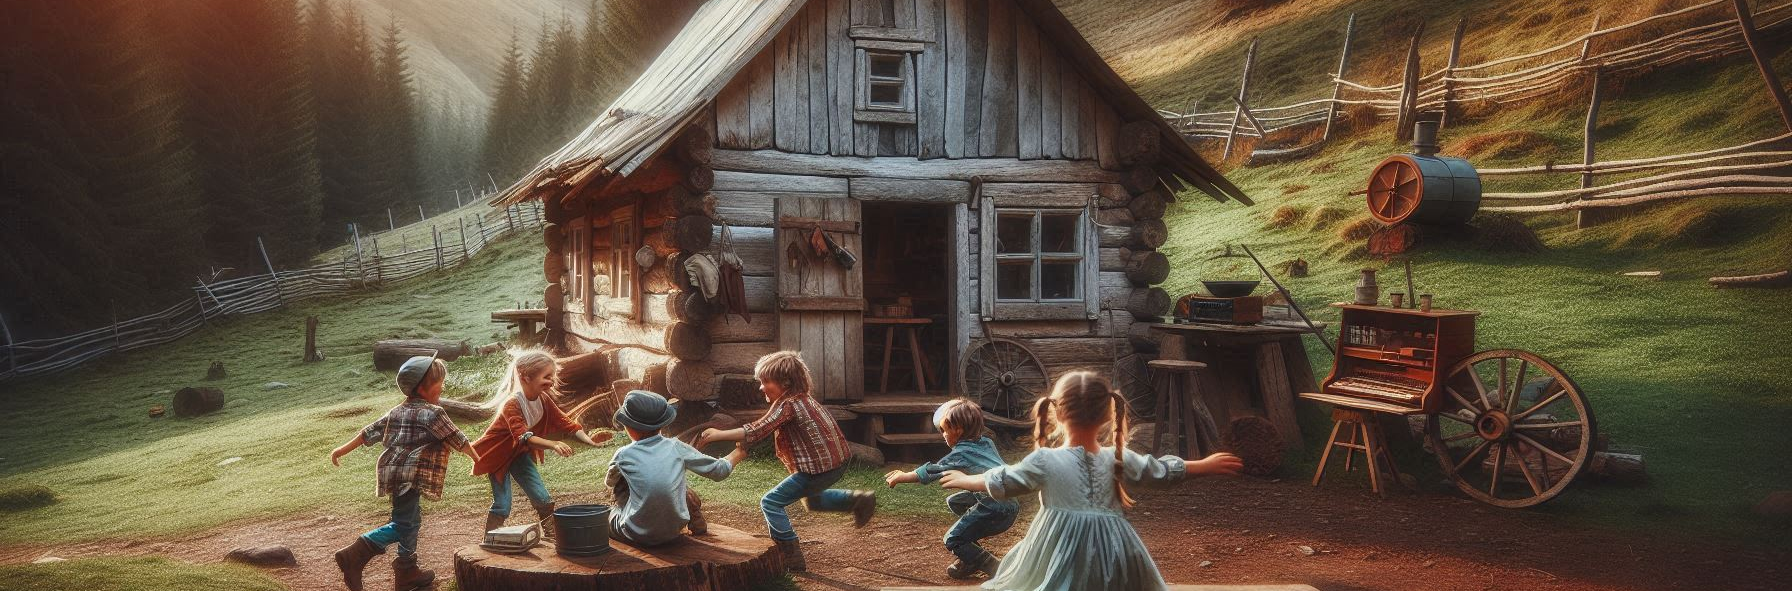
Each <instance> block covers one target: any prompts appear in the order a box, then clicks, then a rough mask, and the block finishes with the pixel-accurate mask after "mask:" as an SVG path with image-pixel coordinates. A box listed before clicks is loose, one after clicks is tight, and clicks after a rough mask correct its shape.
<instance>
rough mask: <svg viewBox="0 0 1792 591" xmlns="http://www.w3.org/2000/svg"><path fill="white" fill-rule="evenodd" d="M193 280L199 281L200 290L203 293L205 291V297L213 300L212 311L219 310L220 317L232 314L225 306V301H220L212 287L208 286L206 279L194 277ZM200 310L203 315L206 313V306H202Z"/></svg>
mask: <svg viewBox="0 0 1792 591" xmlns="http://www.w3.org/2000/svg"><path fill="white" fill-rule="evenodd" d="M193 280H194V281H197V282H198V283H199V289H200V290H201V291H204V292H205V295H206V296H208V297H210V298H211V299H212V309H213V310H217V311H218V315H219V316H223V315H225V314H229V313H230V310H229V308H228V307H227V306H225V305H224V301H223V300H220V299H218V294H215V293H212V287H211V286H210V285H206V284H205V280H204V279H200V278H198V277H194V278H193ZM199 310H200V312H201V313H203V312H204V311H205V306H200V307H199Z"/></svg>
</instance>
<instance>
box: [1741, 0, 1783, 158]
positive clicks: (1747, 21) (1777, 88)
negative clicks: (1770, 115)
mask: <svg viewBox="0 0 1792 591" xmlns="http://www.w3.org/2000/svg"><path fill="white" fill-rule="evenodd" d="M1734 1H1735V3H1736V25H1737V26H1739V27H1741V28H1742V42H1743V43H1745V44H1747V45H1748V54H1749V55H1750V56H1753V57H1754V58H1755V67H1756V68H1759V69H1760V70H1761V78H1763V79H1765V80H1766V82H1767V92H1769V93H1772V94H1773V102H1774V105H1775V106H1777V107H1779V109H1780V119H1781V120H1782V121H1785V122H1786V129H1787V130H1792V100H1787V98H1786V87H1784V86H1781V85H1780V77H1779V74H1775V73H1774V72H1773V56H1771V55H1767V54H1766V53H1764V52H1765V51H1766V50H1767V49H1768V48H1767V47H1763V46H1762V44H1761V40H1760V39H1756V38H1755V15H1754V14H1753V13H1751V12H1749V9H1748V2H1747V0H1734Z"/></svg>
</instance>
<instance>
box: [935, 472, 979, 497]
mask: <svg viewBox="0 0 1792 591" xmlns="http://www.w3.org/2000/svg"><path fill="white" fill-rule="evenodd" d="M940 487H941V488H956V489H958V490H968V491H971V492H989V482H988V481H987V480H985V479H984V478H983V475H982V474H978V475H976V476H971V475H969V474H965V473H963V472H959V471H957V470H947V471H946V473H945V474H941V475H940Z"/></svg>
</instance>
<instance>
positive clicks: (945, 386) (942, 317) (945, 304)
mask: <svg viewBox="0 0 1792 591" xmlns="http://www.w3.org/2000/svg"><path fill="white" fill-rule="evenodd" d="M863 207H864V220H865V224H864V235H863V238H864V249H865V252H864V258H865V262H864V266H865V271H864V281H865V283H864V289H865V306H866V307H865V332H864V335H865V340H864V347H865V355H864V360H865V372H864V373H865V390H864V392H865V397H866V399H867V400H872V399H875V398H877V397H880V396H882V397H896V396H901V397H919V396H922V395H923V393H925V396H926V397H928V398H943V397H945V396H946V395H947V393H948V392H949V391H950V390H951V383H950V379H949V376H950V374H951V370H950V368H951V359H952V356H951V353H952V351H951V346H952V342H951V341H952V339H951V335H952V334H953V330H952V328H953V327H952V321H953V312H954V310H953V308H952V298H953V294H954V293H955V292H956V287H955V282H954V277H953V274H952V273H951V270H952V269H953V268H954V267H953V265H952V262H953V260H954V259H955V256H954V248H955V246H954V244H955V243H956V242H957V241H955V240H952V232H953V224H952V219H953V216H952V214H953V207H954V205H951V204H937V203H909V202H889V201H884V202H872V201H867V202H864V204H863ZM917 365H919V367H920V370H919V371H918V372H917V371H916V366H917Z"/></svg>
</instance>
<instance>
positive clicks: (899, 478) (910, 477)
mask: <svg viewBox="0 0 1792 591" xmlns="http://www.w3.org/2000/svg"><path fill="white" fill-rule="evenodd" d="M920 481H921V475H920V474H916V473H914V472H910V471H908V470H891V471H890V472H889V473H887V474H884V484H888V485H890V488H896V485H898V484H904V483H910V482H920Z"/></svg>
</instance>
